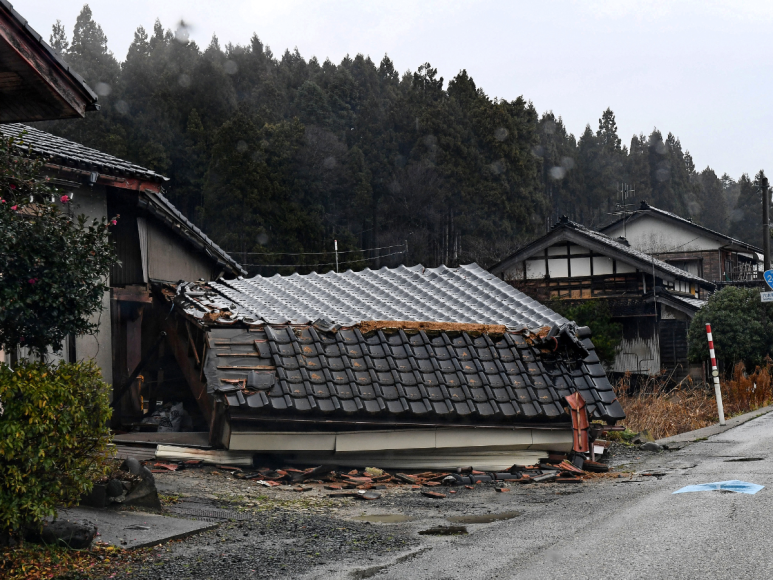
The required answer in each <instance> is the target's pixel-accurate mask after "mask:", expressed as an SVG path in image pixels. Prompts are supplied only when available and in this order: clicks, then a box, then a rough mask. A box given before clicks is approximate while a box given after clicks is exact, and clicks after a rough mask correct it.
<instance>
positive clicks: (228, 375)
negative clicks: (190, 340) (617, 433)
mask: <svg viewBox="0 0 773 580" xmlns="http://www.w3.org/2000/svg"><path fill="white" fill-rule="evenodd" d="M533 336H534V335H532V337H528V336H527V334H526V332H525V331H520V332H504V333H499V334H495V333H488V334H487V333H484V334H481V333H470V332H464V331H463V332H445V331H441V332H432V331H427V332H424V331H423V330H415V329H414V330H410V329H405V330H397V329H392V330H387V329H384V330H377V331H371V332H367V331H364V332H361V331H360V328H358V327H353V328H341V329H339V330H337V331H336V332H330V331H327V330H324V329H321V328H319V327H318V326H316V325H303V326H292V327H290V326H287V325H269V324H264V325H262V326H258V327H253V328H250V329H246V328H243V327H242V328H210V329H209V331H208V333H207V340H208V344H209V348H208V349H207V355H206V358H205V360H204V368H203V371H204V376H205V377H206V380H207V391H208V392H209V393H210V395H211V396H219V397H222V400H223V401H224V402H225V403H226V406H227V409H228V411H229V413H230V416H231V418H232V419H239V418H243V417H250V416H253V417H254V416H256V415H257V416H261V415H262V416H264V417H269V418H271V419H286V418H296V419H304V418H319V419H321V420H325V419H328V418H330V419H334V418H339V419H346V418H347V417H349V418H356V419H357V420H367V421H372V422H374V423H375V422H390V423H391V424H393V425H394V424H395V423H397V422H400V423H405V424H410V422H417V421H419V422H422V423H430V422H431V423H435V424H442V423H444V422H451V423H460V422H462V423H485V424H487V425H488V424H496V423H504V424H513V423H514V422H521V423H523V422H539V423H549V422H560V423H563V424H566V423H567V422H569V421H570V417H569V416H568V414H567V413H566V401H565V399H564V397H566V396H567V395H570V394H572V393H575V392H579V393H580V394H581V395H582V397H583V398H584V399H585V401H586V403H587V405H588V412H589V413H590V414H591V416H592V417H596V418H599V419H603V420H607V421H616V420H620V419H623V418H624V417H625V414H624V412H623V409H622V407H621V406H620V403H619V402H618V401H617V397H616V396H615V393H614V390H613V388H612V385H611V384H610V383H609V381H608V380H607V377H606V375H605V373H604V369H603V368H602V366H601V364H599V359H598V356H597V355H596V353H595V352H594V350H593V345H592V344H591V342H590V340H589V339H588V338H587V337H586V338H584V339H579V341H578V339H573V338H572V337H571V336H568V335H565V334H563V333H561V334H559V335H557V336H558V338H557V342H556V346H557V350H558V352H559V354H553V353H552V352H551V351H550V350H549V349H545V348H544V347H542V348H540V344H538V343H537V342H535V341H534V339H533ZM551 344H552V342H551ZM233 428H234V429H236V430H238V429H239V427H238V426H236V427H233Z"/></svg>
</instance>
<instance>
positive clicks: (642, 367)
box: [490, 218, 714, 380]
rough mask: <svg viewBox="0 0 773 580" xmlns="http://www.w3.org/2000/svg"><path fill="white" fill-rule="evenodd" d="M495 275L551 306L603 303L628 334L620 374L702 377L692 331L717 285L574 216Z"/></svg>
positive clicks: (618, 368)
mask: <svg viewBox="0 0 773 580" xmlns="http://www.w3.org/2000/svg"><path fill="white" fill-rule="evenodd" d="M490 271H491V272H492V274H495V275H496V276H498V277H499V278H501V279H502V280H504V281H505V282H507V283H509V284H510V285H512V286H513V287H514V288H517V289H518V290H521V291H522V292H524V293H525V294H527V295H529V296H531V297H532V298H534V299H536V300H539V301H541V302H543V303H547V304H549V303H550V301H553V300H562V301H570V302H572V303H580V302H582V301H585V300H603V301H604V302H605V303H606V304H607V305H608V306H609V309H610V312H611V314H612V317H613V320H615V321H617V322H620V323H621V324H622V328H623V336H622V341H621V343H620V345H619V347H618V348H617V353H616V356H615V361H614V364H613V366H612V367H611V368H610V369H609V370H610V371H612V372H616V373H632V374H638V375H653V374H657V373H659V372H660V371H661V369H666V370H667V371H669V372H673V377H674V378H675V379H677V380H681V379H683V378H684V377H686V376H687V375H688V374H689V373H690V371H691V370H692V371H693V373H696V374H700V370H699V369H691V367H690V365H689V363H688V361H687V327H688V326H689V321H690V320H691V319H692V317H693V316H694V315H695V313H696V312H697V311H698V309H699V308H700V307H701V306H702V305H703V304H705V300H706V298H707V297H708V293H709V292H710V291H712V290H713V289H714V285H713V284H712V283H710V282H708V281H707V280H705V279H703V278H702V277H700V276H698V275H697V274H694V273H691V272H689V271H687V270H685V269H682V268H680V267H677V266H675V265H672V264H669V263H667V262H664V261H662V260H658V259H657V258H654V257H652V256H649V255H647V254H645V253H644V252H641V251H639V250H638V249H635V248H633V247H631V246H630V245H628V244H627V243H626V241H625V240H623V239H613V238H611V237H609V236H607V235H604V234H602V233H599V232H595V231H593V230H589V229H587V228H585V227H584V226H581V225H579V224H576V223H573V222H571V221H569V220H568V219H567V218H562V219H561V221H560V222H559V223H558V224H556V226H554V227H553V229H552V230H551V231H550V232H549V233H547V234H546V235H544V236H542V237H541V238H539V239H537V240H535V241H533V242H532V243H530V244H528V245H527V246H525V247H523V248H521V249H520V250H518V251H517V252H515V253H514V254H513V255H511V256H510V257H508V258H506V259H505V260H503V261H502V262H500V263H499V264H496V265H495V266H493V267H492V268H491V269H490Z"/></svg>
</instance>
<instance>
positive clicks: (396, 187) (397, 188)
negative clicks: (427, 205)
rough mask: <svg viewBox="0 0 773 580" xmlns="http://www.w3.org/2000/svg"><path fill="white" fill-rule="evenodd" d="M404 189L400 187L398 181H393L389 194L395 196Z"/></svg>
mask: <svg viewBox="0 0 773 580" xmlns="http://www.w3.org/2000/svg"><path fill="white" fill-rule="evenodd" d="M402 189H403V188H402V187H400V184H399V183H397V180H396V179H393V180H392V183H390V184H389V193H391V194H393V195H395V194H398V193H400V192H401V191H402Z"/></svg>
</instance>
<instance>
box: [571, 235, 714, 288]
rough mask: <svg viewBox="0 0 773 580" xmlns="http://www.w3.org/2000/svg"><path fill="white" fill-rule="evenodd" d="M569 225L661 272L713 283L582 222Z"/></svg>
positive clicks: (693, 280)
mask: <svg viewBox="0 0 773 580" xmlns="http://www.w3.org/2000/svg"><path fill="white" fill-rule="evenodd" d="M559 225H560V224H559ZM568 225H569V227H571V228H573V229H575V230H577V231H579V232H582V233H583V234H584V235H586V236H588V237H590V238H593V239H594V240H596V241H598V242H601V243H603V244H606V245H608V246H610V247H613V248H615V249H616V250H617V251H618V252H622V253H624V254H628V255H629V256H630V257H631V258H635V259H636V260H639V261H641V262H645V263H646V264H649V265H650V266H653V265H654V266H655V270H660V271H661V272H668V273H669V274H671V275H672V276H676V277H677V278H681V279H682V280H690V281H692V282H698V283H699V284H704V285H711V283H710V282H709V281H708V280H704V279H703V278H701V277H699V276H696V275H694V274H690V273H689V272H687V271H686V270H682V269H681V268H678V267H676V266H672V265H671V264H668V263H666V262H663V261H662V260H658V259H657V258H653V257H652V256H650V255H649V254H645V253H644V252H640V251H639V250H636V249H634V248H632V247H631V246H628V245H626V244H622V243H620V242H618V241H617V240H613V239H612V238H610V237H609V236H607V235H606V234H602V233H601V232H597V231H595V230H590V229H588V228H586V227H585V226H582V225H580V224H576V223H574V222H568Z"/></svg>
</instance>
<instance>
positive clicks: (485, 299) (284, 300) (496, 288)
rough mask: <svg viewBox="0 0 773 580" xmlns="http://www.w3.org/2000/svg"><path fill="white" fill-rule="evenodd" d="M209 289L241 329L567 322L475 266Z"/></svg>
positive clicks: (280, 279) (277, 279) (258, 280)
mask: <svg viewBox="0 0 773 580" xmlns="http://www.w3.org/2000/svg"><path fill="white" fill-rule="evenodd" d="M210 286H211V288H212V289H214V291H215V292H216V293H217V294H219V295H220V296H221V299H220V300H221V301H222V299H223V298H224V299H225V302H226V303H229V304H231V306H232V307H233V308H232V309H231V311H232V312H234V310H236V312H235V314H236V317H238V318H240V319H243V320H245V321H246V322H250V321H264V322H269V323H279V324H281V323H285V322H292V323H299V324H304V323H308V322H313V321H315V320H317V319H320V318H323V319H326V320H328V321H330V322H333V323H335V324H340V325H344V326H346V325H352V324H356V323H358V322H361V321H364V320H403V321H432V322H456V323H476V324H503V325H505V326H507V327H508V328H513V329H519V328H524V327H526V328H539V327H543V326H552V325H554V324H564V323H566V322H567V320H566V319H565V318H563V317H562V316H560V315H559V314H556V313H555V312H553V311H552V310H551V309H550V308H548V307H546V306H544V305H542V304H540V303H539V302H537V301H536V300H533V299H531V298H529V297H528V296H526V294H524V293H522V292H520V291H518V290H516V289H515V288H513V287H512V286H510V285H509V284H507V283H505V282H503V281H502V280H500V279H498V278H497V277H496V276H493V275H492V274H490V273H489V272H487V271H486V270H484V269H483V268H481V267H480V266H478V265H477V264H469V265H466V266H459V267H458V268H447V267H445V266H440V267H438V268H425V267H424V266H421V265H418V266H411V267H406V266H399V267H397V268H386V267H385V268H381V269H380V270H370V269H367V268H366V269H365V270H362V271H361V272H353V271H351V270H349V271H347V272H344V273H340V274H337V273H335V272H328V273H326V274H316V273H312V274H307V275H303V276H302V275H299V274H293V275H291V276H280V275H278V274H277V275H275V276H271V277H268V278H264V277H263V276H256V277H254V278H250V279H244V278H239V279H237V280H230V281H220V282H212V283H210ZM196 300H197V301H199V302H200V300H198V298H196ZM202 315H203V310H202V312H201V313H200V314H199V316H202Z"/></svg>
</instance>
